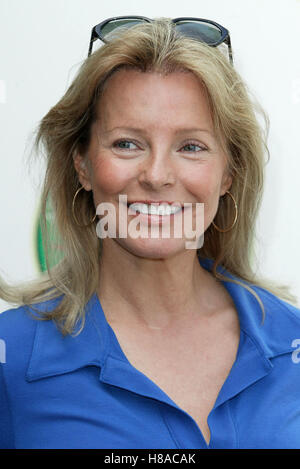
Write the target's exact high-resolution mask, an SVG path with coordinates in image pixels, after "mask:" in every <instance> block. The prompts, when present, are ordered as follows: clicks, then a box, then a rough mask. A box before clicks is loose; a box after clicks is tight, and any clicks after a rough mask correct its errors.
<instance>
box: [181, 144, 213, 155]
mask: <svg viewBox="0 0 300 469" xmlns="http://www.w3.org/2000/svg"><path fill="white" fill-rule="evenodd" d="M196 147H198V150H197V149H196ZM182 148H183V149H185V150H183V151H186V152H188V153H199V152H201V151H207V148H206V147H205V146H203V145H199V144H198V143H194V142H189V143H186V144H185V145H184V146H183V147H182ZM187 148H188V149H187Z"/></svg>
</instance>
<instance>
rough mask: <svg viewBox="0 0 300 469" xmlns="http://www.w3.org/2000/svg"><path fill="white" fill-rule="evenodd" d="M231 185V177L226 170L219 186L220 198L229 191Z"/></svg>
mask: <svg viewBox="0 0 300 469" xmlns="http://www.w3.org/2000/svg"><path fill="white" fill-rule="evenodd" d="M231 185H232V175H231V174H230V172H229V170H228V169H227V170H226V171H225V173H224V175H223V179H222V184H221V191H220V197H221V196H222V195H224V194H226V191H228V190H229V189H230V187H231Z"/></svg>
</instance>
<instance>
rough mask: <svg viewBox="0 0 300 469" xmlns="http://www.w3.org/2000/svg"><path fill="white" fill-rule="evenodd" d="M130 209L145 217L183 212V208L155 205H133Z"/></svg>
mask: <svg viewBox="0 0 300 469" xmlns="http://www.w3.org/2000/svg"><path fill="white" fill-rule="evenodd" d="M130 209H131V210H133V211H134V212H140V213H143V214H145V215H163V216H164V215H173V214H174V213H177V212H179V211H180V210H181V207H178V206H177V207H172V206H171V205H166V204H165V205H153V204H150V205H149V204H141V203H133V204H131V205H130Z"/></svg>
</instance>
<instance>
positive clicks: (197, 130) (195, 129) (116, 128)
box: [103, 127, 212, 135]
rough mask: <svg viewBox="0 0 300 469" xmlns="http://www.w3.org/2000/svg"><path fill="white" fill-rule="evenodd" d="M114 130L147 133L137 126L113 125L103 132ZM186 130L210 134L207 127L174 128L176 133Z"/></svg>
mask: <svg viewBox="0 0 300 469" xmlns="http://www.w3.org/2000/svg"><path fill="white" fill-rule="evenodd" d="M114 130H125V131H126V132H134V133H136V134H137V133H147V131H145V129H142V128H138V127H114V128H113V129H109V130H106V131H105V132H103V133H110V132H113V131H114ZM187 132H205V133H208V134H211V135H212V132H211V131H210V130H209V129H200V128H197V127H195V128H189V127H186V128H180V129H176V130H175V134H176V135H178V134H183V133H187Z"/></svg>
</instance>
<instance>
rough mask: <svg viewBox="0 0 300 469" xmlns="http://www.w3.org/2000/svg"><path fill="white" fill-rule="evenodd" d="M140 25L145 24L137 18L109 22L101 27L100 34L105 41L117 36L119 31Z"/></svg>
mask: <svg viewBox="0 0 300 469" xmlns="http://www.w3.org/2000/svg"><path fill="white" fill-rule="evenodd" d="M140 23H145V21H144V20H142V19H138V18H133V19H117V20H111V21H109V22H108V23H106V24H105V25H104V26H102V28H101V34H102V36H103V37H104V38H105V39H107V40H108V39H112V38H113V37H114V36H115V35H118V34H119V33H120V32H121V30H126V29H129V28H132V26H135V25H136V24H140Z"/></svg>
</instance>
